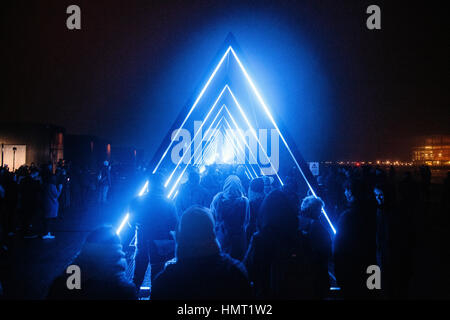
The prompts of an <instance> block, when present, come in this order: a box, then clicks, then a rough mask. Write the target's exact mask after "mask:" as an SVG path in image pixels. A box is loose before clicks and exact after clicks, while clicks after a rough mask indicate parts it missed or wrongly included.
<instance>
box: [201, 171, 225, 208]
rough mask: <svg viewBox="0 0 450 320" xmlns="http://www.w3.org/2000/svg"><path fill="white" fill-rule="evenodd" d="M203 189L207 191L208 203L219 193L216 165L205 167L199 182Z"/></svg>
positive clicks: (218, 177)
mask: <svg viewBox="0 0 450 320" xmlns="http://www.w3.org/2000/svg"><path fill="white" fill-rule="evenodd" d="M200 184H201V186H202V187H203V188H205V189H206V190H208V201H207V203H211V202H212V199H213V198H214V196H215V195H216V194H217V192H219V191H220V188H221V184H220V175H219V171H218V169H217V166H216V165H210V166H206V173H205V174H204V176H203V178H202V179H201V181H200Z"/></svg>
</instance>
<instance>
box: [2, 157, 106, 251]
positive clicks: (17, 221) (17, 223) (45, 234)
mask: <svg viewBox="0 0 450 320" xmlns="http://www.w3.org/2000/svg"><path fill="white" fill-rule="evenodd" d="M110 168H111V167H110V165H109V163H108V161H105V162H104V164H103V165H102V166H101V168H100V169H99V170H98V171H90V170H87V169H86V168H82V167H77V168H75V169H73V168H72V167H71V165H70V163H67V162H65V161H62V160H61V161H59V162H58V163H57V164H56V165H53V164H51V163H49V164H46V165H41V166H36V165H35V164H34V163H32V164H31V165H30V166H26V165H24V166H21V167H20V168H18V169H17V170H15V171H14V172H13V171H10V170H9V168H8V167H7V166H4V167H0V244H1V246H2V250H6V249H7V243H8V241H7V239H8V238H9V237H12V236H15V235H19V236H22V237H23V238H25V239H32V238H38V237H41V238H42V239H54V238H55V235H54V232H53V230H52V224H53V222H54V220H55V219H56V218H57V217H61V216H63V215H64V212H65V211H66V210H67V209H68V208H70V207H71V206H73V205H75V206H77V207H80V206H81V207H83V206H86V205H87V204H88V203H90V201H91V200H93V201H98V202H99V203H105V202H106V201H107V196H108V190H109V187H110V186H111V175H110ZM93 194H97V195H98V196H97V199H91V198H92V197H93Z"/></svg>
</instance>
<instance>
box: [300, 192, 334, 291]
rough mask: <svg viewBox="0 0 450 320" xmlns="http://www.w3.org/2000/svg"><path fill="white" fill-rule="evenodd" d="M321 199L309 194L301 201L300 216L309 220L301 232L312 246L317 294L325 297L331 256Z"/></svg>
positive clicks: (328, 288) (328, 285) (328, 287)
mask: <svg viewBox="0 0 450 320" xmlns="http://www.w3.org/2000/svg"><path fill="white" fill-rule="evenodd" d="M323 206H324V204H323V201H322V199H320V198H315V197H313V196H309V197H306V198H304V199H303V201H302V203H301V216H302V217H303V218H306V219H308V220H309V222H308V223H307V225H306V226H305V228H304V229H303V233H304V235H305V236H306V238H307V239H308V241H309V245H310V246H311V248H312V251H313V254H312V259H313V261H314V264H315V266H316V270H317V272H318V278H317V283H316V290H317V296H318V297H320V298H322V299H323V298H325V297H326V296H327V294H328V291H329V290H330V281H329V276H328V260H329V259H330V257H331V237H330V233H329V232H328V230H327V228H326V225H325V224H326V223H327V222H326V221H324V218H323V214H322V207H323Z"/></svg>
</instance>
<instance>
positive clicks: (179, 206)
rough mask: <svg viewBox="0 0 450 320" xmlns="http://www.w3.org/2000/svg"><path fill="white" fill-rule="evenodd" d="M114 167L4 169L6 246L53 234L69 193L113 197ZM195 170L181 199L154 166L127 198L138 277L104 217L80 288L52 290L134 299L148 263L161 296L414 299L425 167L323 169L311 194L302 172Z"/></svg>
mask: <svg viewBox="0 0 450 320" xmlns="http://www.w3.org/2000/svg"><path fill="white" fill-rule="evenodd" d="M110 171H111V166H110V164H109V163H108V162H107V161H105V162H104V163H103V165H102V166H101V168H100V169H99V170H98V171H96V172H94V173H92V172H90V173H88V172H86V171H85V172H83V170H82V169H81V168H80V169H77V170H72V169H71V168H70V166H69V165H67V164H65V163H64V162H60V163H59V164H58V166H57V167H56V168H55V170H53V166H52V165H46V166H41V167H36V166H35V165H31V166H29V167H25V166H24V167H21V168H19V169H18V170H16V171H15V172H9V171H8V170H7V169H6V168H1V169H0V210H1V212H0V213H1V224H0V228H1V229H0V232H1V240H2V245H4V244H5V243H7V241H5V239H7V238H8V237H10V236H12V235H14V234H15V233H20V235H21V236H23V237H24V238H35V237H37V236H38V235H40V236H41V237H42V239H53V238H54V233H53V232H52V221H53V220H54V218H55V217H57V216H58V215H60V214H61V213H62V212H64V209H65V208H68V207H70V206H71V202H76V203H78V204H80V205H81V206H82V205H85V203H86V197H87V195H90V196H91V197H92V192H90V191H92V185H93V184H94V185H95V189H96V191H97V199H94V201H96V202H98V203H100V204H103V203H105V202H106V201H107V200H108V191H109V188H110V186H111V173H110ZM141 171H142V170H141ZM141 171H140V172H141ZM143 172H145V170H144V171H142V172H141V173H143ZM187 172H188V174H187V181H186V182H185V183H183V184H182V185H181V186H180V188H179V191H178V193H177V196H176V198H175V199H174V200H170V199H168V198H167V194H166V193H167V192H166V189H165V188H164V180H163V177H164V176H165V175H164V173H157V174H153V175H151V177H150V185H151V188H149V192H147V193H146V194H144V195H143V196H140V197H136V198H135V199H134V200H133V201H132V203H131V204H130V212H132V215H131V217H130V221H129V222H130V223H131V224H132V225H133V226H134V227H135V228H136V242H135V244H136V253H135V256H134V260H135V269H134V276H133V279H127V277H126V274H125V273H126V272H125V271H126V268H127V265H126V261H125V259H124V257H125V255H124V252H123V247H122V244H121V239H120V237H119V236H118V235H117V234H116V231H115V230H114V229H113V228H112V227H109V226H103V227H100V228H98V229H96V230H94V231H93V232H92V233H91V234H90V235H89V236H88V238H87V240H86V242H85V244H84V245H83V247H82V249H81V251H80V252H79V254H78V255H77V256H76V257H75V258H74V261H73V262H71V264H76V265H78V266H79V267H80V268H81V269H82V270H83V275H84V276H83V278H82V282H83V284H82V288H83V289H82V290H69V289H68V288H67V286H66V281H65V279H66V278H67V274H66V273H65V272H63V273H62V274H61V275H60V276H59V277H57V278H56V279H55V280H54V282H53V283H52V285H51V287H50V291H49V293H48V298H50V299H80V298H81V299H137V298H138V297H139V288H140V287H141V285H142V283H143V281H144V277H145V274H146V271H147V266H148V265H149V264H150V266H151V299H154V300H167V299H178V300H185V299H251V298H256V299H327V298H330V293H331V292H330V287H334V288H335V289H337V288H338V289H339V297H341V298H344V299H361V298H362V299H372V298H374V299H379V298H405V297H407V295H408V286H409V283H410V280H411V276H412V272H413V254H414V248H415V245H416V241H417V240H416V235H415V228H414V219H415V217H416V214H417V213H418V212H419V211H421V210H424V209H425V207H426V206H427V205H428V204H429V202H430V186H431V181H430V179H431V173H430V170H429V168H427V167H420V168H418V171H416V172H410V171H405V172H402V173H401V175H400V174H399V173H397V171H396V169H395V168H394V167H391V168H390V169H389V170H388V171H385V170H383V169H382V168H380V167H373V166H363V167H351V166H347V167H345V166H329V167H324V168H322V170H321V175H320V176H318V177H317V183H318V187H317V190H316V192H315V194H312V193H311V190H309V189H308V187H307V185H306V184H305V183H302V181H303V180H302V177H301V176H300V175H299V173H298V171H297V170H292V171H291V173H290V174H288V175H287V176H284V177H283V180H284V184H283V185H280V184H279V183H278V180H277V179H274V178H273V177H270V176H261V177H257V178H254V179H250V178H249V176H247V175H246V174H245V168H244V167H243V166H232V165H229V166H217V165H211V166H209V167H207V168H206V170H205V171H204V172H202V173H200V172H199V170H198V169H197V168H196V167H190V168H189V170H188V171H187ZM92 177H94V178H92ZM71 179H73V180H75V183H73V182H72V181H71ZM93 181H94V182H93ZM449 181H450V179H449V176H448V177H447V178H446V180H445V183H444V189H443V190H444V194H443V195H442V201H441V202H442V207H441V209H440V210H442V212H446V211H447V210H448V209H449V203H448V202H449V200H448V199H449ZM71 188H72V189H76V190H71ZM325 204H326V207H325ZM323 209H326V212H327V214H328V217H329V219H330V221H332V222H333V225H334V228H335V229H336V230H337V232H336V233H335V232H333V228H331V227H330V224H329V221H328V220H327V219H326V217H325V215H324V212H323ZM36 221H40V222H41V224H40V226H36V225H35V224H36ZM373 265H376V266H378V267H379V268H380V270H381V288H382V289H381V290H369V288H368V287H367V278H368V274H367V268H368V267H369V266H373Z"/></svg>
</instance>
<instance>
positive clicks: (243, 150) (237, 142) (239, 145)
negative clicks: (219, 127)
mask: <svg viewBox="0 0 450 320" xmlns="http://www.w3.org/2000/svg"><path fill="white" fill-rule="evenodd" d="M225 108H226V106H225ZM226 110H227V111H228V109H226ZM228 114H230V112H229V111H228ZM230 116H231V114H230ZM224 120H225V123H226V124H227V126H228V128H229V129H230V132H231V134H232V135H233V137H234V139H236V145H237V146H238V147H239V149H240V150H241V151H242V152H243V153H244V156H245V149H244V148H243V147H242V145H241V144H240V143H239V141H238V139H237V136H236V134H235V133H234V132H233V129H232V128H231V126H230V123H229V122H228V121H227V119H225V118H224ZM237 130H239V128H238V129H237ZM230 140H231V142H232V144H233V145H234V144H235V143H234V141H233V139H232V138H231V137H230ZM244 142H245V143H247V141H245V139H244ZM247 146H248V144H247ZM248 149H249V151H250V146H248ZM250 152H251V151H250ZM258 165H259V164H258ZM248 166H249V167H250V168H251V169H252V170H253V173H254V174H255V177H258V174H257V173H256V171H255V169H253V167H252V166H251V165H248ZM246 170H248V173H249V174H250V176H251V177H252V179H254V177H253V175H252V173H251V171H250V170H249V169H248V167H247V164H246Z"/></svg>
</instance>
